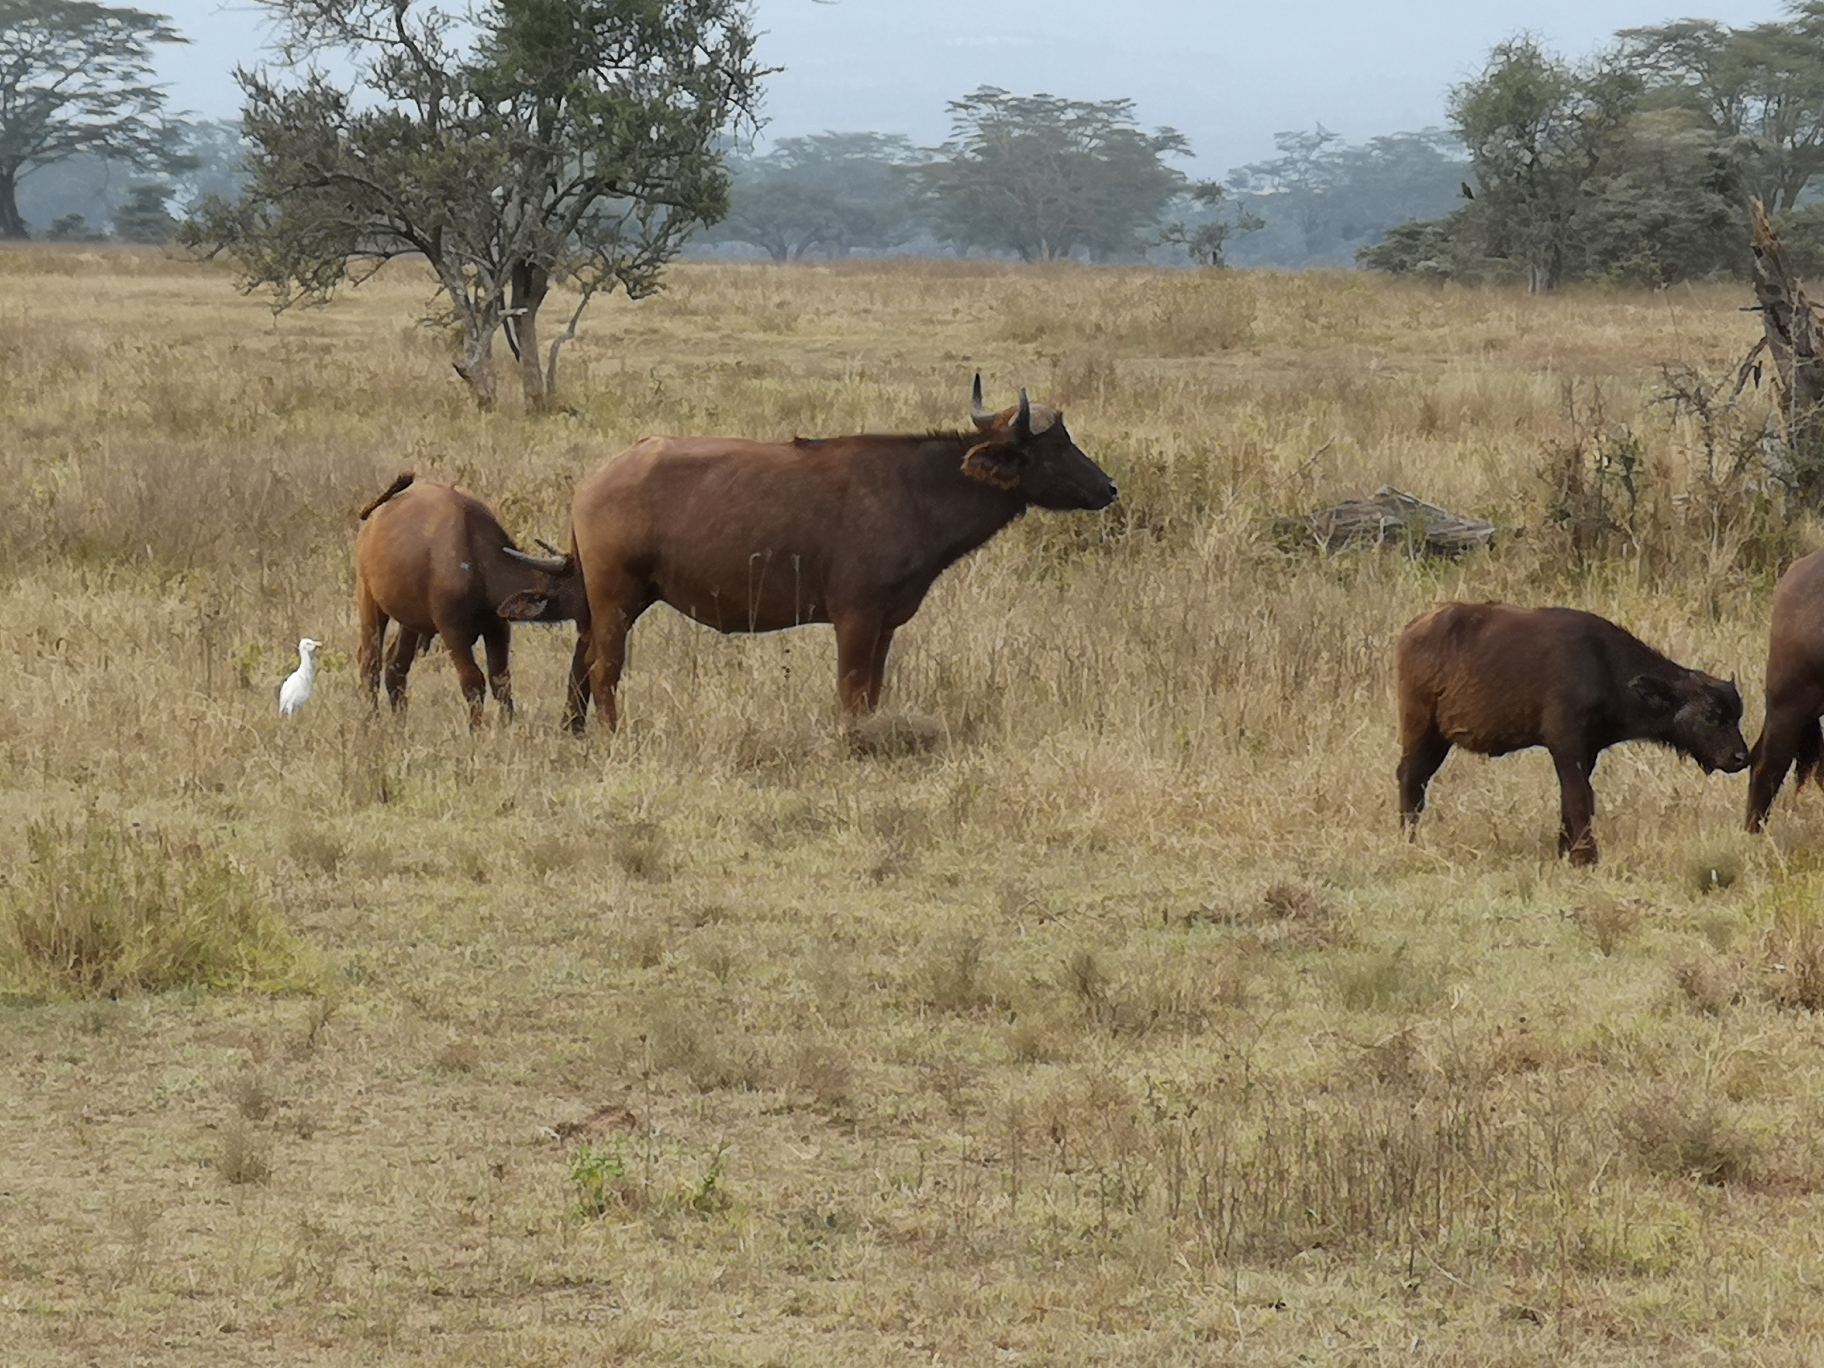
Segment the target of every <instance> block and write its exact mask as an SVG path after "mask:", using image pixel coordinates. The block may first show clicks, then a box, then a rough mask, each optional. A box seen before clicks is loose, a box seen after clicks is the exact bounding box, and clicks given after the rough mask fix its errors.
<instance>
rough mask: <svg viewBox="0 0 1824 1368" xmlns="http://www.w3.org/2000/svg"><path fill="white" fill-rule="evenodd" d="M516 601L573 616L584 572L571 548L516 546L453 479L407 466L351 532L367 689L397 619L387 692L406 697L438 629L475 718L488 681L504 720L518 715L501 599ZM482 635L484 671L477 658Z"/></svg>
mask: <svg viewBox="0 0 1824 1368" xmlns="http://www.w3.org/2000/svg"><path fill="white" fill-rule="evenodd" d="M509 599H511V600H513V601H514V611H515V613H516V614H517V616H518V619H519V620H521V621H531V622H569V621H574V620H576V619H578V618H580V617H581V616H582V615H583V614H584V612H585V611H586V609H585V605H584V603H583V588H582V582H581V576H579V575H578V574H577V573H576V566H575V562H574V561H573V560H572V559H571V558H570V557H569V556H555V557H549V558H546V557H539V556H529V555H527V554H526V553H525V552H523V551H520V550H519V549H518V548H517V547H515V546H514V545H513V540H512V538H510V537H509V536H507V534H506V532H505V531H504V530H503V529H502V528H501V525H500V523H499V521H498V520H497V519H496V518H495V517H494V514H493V512H492V511H491V510H490V509H489V508H488V506H487V505H486V504H484V503H483V502H482V501H481V500H480V499H477V498H476V497H475V496H474V495H472V494H469V493H467V492H465V491H463V490H460V489H458V488H456V487H455V486H454V485H447V484H435V483H432V482H431V481H428V480H416V479H414V477H413V476H412V475H410V474H405V475H401V476H400V477H399V478H398V479H397V480H394V481H393V484H392V487H391V488H390V489H388V490H387V491H386V493H384V494H382V495H381V496H380V497H379V498H378V499H375V500H374V501H373V502H372V503H370V504H369V505H368V506H367V507H366V508H364V509H362V510H361V531H360V533H359V534H358V535H357V536H356V538H355V606H356V609H357V611H358V612H359V614H360V619H361V645H360V649H359V651H358V652H357V653H356V659H357V662H358V664H359V667H360V671H361V682H362V684H363V686H364V687H365V688H366V689H367V693H368V696H369V697H370V698H372V699H374V700H375V701H376V702H377V701H378V697H379V688H380V673H381V660H382V653H383V647H384V645H385V639H386V625H387V623H388V622H389V621H392V622H396V623H398V624H399V630H398V633H397V634H396V635H395V637H394V639H393V643H392V647H391V649H390V650H387V651H385V653H384V658H385V665H386V694H387V697H388V698H389V699H391V700H392V704H393V707H394V708H401V707H403V706H404V704H405V684H406V676H407V675H408V674H409V673H410V671H411V668H412V661H413V659H414V658H415V657H416V656H417V654H418V652H419V651H420V650H421V649H422V648H424V647H425V646H426V645H428V643H429V642H430V639H431V638H432V637H441V638H442V639H443V643H444V645H445V646H446V647H448V648H449V652H450V658H451V660H453V661H454V662H455V664H456V675H457V678H458V680H459V681H460V682H461V684H462V695H463V697H464V698H466V699H467V700H468V704H469V725H470V726H471V727H475V726H480V725H481V712H482V704H483V702H484V700H485V698H486V696H487V690H488V689H489V688H490V687H491V688H492V689H493V691H494V699H495V701H496V702H497V703H499V704H500V713H501V717H502V718H503V719H509V720H510V719H511V718H512V716H513V686H512V675H511V671H510V669H509V664H508V653H509V648H510V645H511V640H512V634H513V627H512V623H511V622H510V621H508V620H507V619H506V618H504V617H502V616H501V613H500V608H501V605H502V604H504V603H506V602H507V601H508V600H509ZM477 638H480V639H481V641H482V642H483V643H484V644H485V647H486V650H487V658H488V673H487V677H486V679H485V680H484V679H483V677H482V673H481V671H480V670H479V669H477V668H476V666H475V653H474V647H475V641H476V639H477Z"/></svg>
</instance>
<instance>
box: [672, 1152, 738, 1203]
mask: <svg viewBox="0 0 1824 1368" xmlns="http://www.w3.org/2000/svg"><path fill="white" fill-rule="evenodd" d="M727 1161H728V1146H727V1145H720V1146H718V1147H717V1148H716V1152H715V1154H714V1155H713V1156H711V1158H710V1161H709V1165H708V1167H706V1168H705V1169H704V1170H703V1176H702V1177H701V1178H699V1179H697V1186H696V1188H695V1189H694V1190H693V1191H692V1192H691V1194H690V1196H689V1197H687V1198H685V1200H684V1205H685V1206H687V1207H689V1208H690V1209H691V1210H692V1211H694V1212H695V1213H696V1214H697V1215H699V1216H716V1215H720V1214H721V1213H722V1212H724V1211H727V1210H728V1209H729V1207H731V1206H733V1205H734V1198H732V1197H730V1196H729V1195H728V1189H727V1188H725V1187H723V1186H722V1172H723V1168H724V1167H725V1165H726V1164H727Z"/></svg>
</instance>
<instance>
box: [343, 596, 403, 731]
mask: <svg viewBox="0 0 1824 1368" xmlns="http://www.w3.org/2000/svg"><path fill="white" fill-rule="evenodd" d="M355 612H356V616H357V617H359V619H360V622H361V640H360V643H359V644H358V645H357V646H356V647H355V668H356V669H357V670H358V671H359V672H360V675H361V687H362V688H363V689H364V690H366V691H367V701H368V703H369V704H370V705H371V706H372V707H375V708H378V707H379V706H380V661H381V657H382V655H383V654H384V650H385V646H386V622H387V618H386V612H385V610H384V609H382V608H381V607H380V605H379V604H378V603H377V602H375V601H374V596H373V595H372V594H370V593H368V592H367V586H366V585H365V584H358V585H356V587H355ZM400 630H401V631H404V630H405V629H404V628H401V629H400Z"/></svg>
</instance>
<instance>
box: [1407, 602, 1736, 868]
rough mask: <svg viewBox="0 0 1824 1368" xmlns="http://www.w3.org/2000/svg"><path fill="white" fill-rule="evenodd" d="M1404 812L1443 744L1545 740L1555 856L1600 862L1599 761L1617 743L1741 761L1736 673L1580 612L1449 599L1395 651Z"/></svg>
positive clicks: (1484, 751)
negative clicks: (1555, 802)
mask: <svg viewBox="0 0 1824 1368" xmlns="http://www.w3.org/2000/svg"><path fill="white" fill-rule="evenodd" d="M1397 659H1398V674H1399V695H1400V768H1399V780H1400V822H1401V824H1402V825H1403V826H1405V827H1406V828H1407V829H1408V830H1409V831H1413V830H1414V829H1415V828H1416V827H1417V825H1418V820H1419V813H1420V812H1421V811H1423V809H1424V807H1425V786H1426V784H1428V783H1429V782H1430V780H1431V776H1432V775H1434V774H1436V773H1437V771H1438V766H1439V765H1441V764H1443V763H1444V757H1445V756H1446V755H1448V754H1449V753H1450V748H1451V747H1452V746H1461V747H1463V749H1465V750H1470V751H1475V752H1477V753H1478V754H1481V755H1506V754H1508V753H1509V752H1510V751H1517V750H1525V749H1527V748H1528V747H1530V746H1544V747H1545V748H1546V749H1547V750H1548V751H1550V752H1551V756H1552V763H1553V764H1554V765H1555V766H1557V769H1558V784H1559V788H1560V789H1561V791H1562V803H1563V807H1562V813H1563V815H1562V821H1561V824H1560V827H1559V831H1558V853H1559V854H1560V855H1568V856H1570V858H1571V863H1573V864H1580V865H1591V864H1595V863H1596V836H1595V833H1594V832H1593V831H1592V829H1591V826H1592V823H1593V821H1594V819H1595V816H1596V793H1595V790H1594V789H1592V788H1591V787H1590V776H1591V775H1592V774H1594V773H1595V770H1596V761H1597V759H1598V757H1599V756H1601V754H1602V752H1603V751H1604V750H1606V749H1608V748H1609V747H1610V746H1613V745H1615V744H1616V743H1617V742H1620V741H1657V742H1659V743H1660V744H1661V745H1663V746H1670V747H1671V748H1672V749H1673V750H1676V751H1681V752H1683V753H1684V754H1686V755H1688V756H1690V757H1691V758H1692V759H1693V760H1695V761H1697V763H1698V764H1700V765H1702V766H1703V767H1704V771H1705V772H1706V773H1709V772H1710V771H1713V770H1719V769H1720V770H1723V771H1725V772H1726V773H1731V774H1732V773H1734V772H1735V771H1736V770H1739V769H1741V768H1742V767H1743V766H1745V765H1746V764H1747V763H1748V747H1747V743H1746V742H1744V741H1743V740H1742V732H1741V718H1742V696H1741V694H1739V693H1738V692H1736V688H1735V685H1734V683H1733V682H1731V681H1726V680H1721V679H1716V678H1714V677H1712V676H1710V675H1707V674H1704V673H1703V672H1702V671H1701V670H1689V669H1686V668H1685V667H1684V666H1683V665H1678V664H1675V663H1674V662H1672V661H1670V660H1668V659H1666V657H1665V656H1663V655H1661V654H1660V653H1659V652H1658V651H1655V650H1654V649H1653V648H1652V647H1650V646H1647V645H1646V644H1645V643H1643V642H1641V641H1640V640H1639V639H1638V638H1636V637H1635V636H1633V635H1632V634H1631V633H1629V632H1626V631H1624V630H1623V629H1622V628H1620V627H1617V626H1616V625H1615V624H1614V623H1612V622H1609V621H1608V620H1607V619H1605V618H1600V617H1597V616H1596V615H1595V614H1594V613H1585V612H1580V611H1578V610H1577V609H1575V608H1515V607H1512V606H1510V605H1508V604H1505V603H1446V604H1444V605H1442V606H1441V607H1438V608H1433V609H1432V610H1431V611H1430V612H1428V613H1422V614H1420V615H1419V616H1418V617H1416V618H1414V619H1413V620H1412V621H1411V622H1409V623H1407V624H1406V630H1405V631H1404V632H1402V633H1401V634H1400V644H1399V650H1398V658H1397Z"/></svg>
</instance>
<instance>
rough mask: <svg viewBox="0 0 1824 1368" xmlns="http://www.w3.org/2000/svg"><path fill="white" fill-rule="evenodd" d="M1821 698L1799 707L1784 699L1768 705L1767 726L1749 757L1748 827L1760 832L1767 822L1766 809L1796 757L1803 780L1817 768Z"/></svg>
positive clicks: (1800, 778)
mask: <svg viewBox="0 0 1824 1368" xmlns="http://www.w3.org/2000/svg"><path fill="white" fill-rule="evenodd" d="M1818 701H1819V700H1813V699H1806V700H1804V701H1803V702H1801V703H1799V704H1798V705H1797V706H1793V705H1790V704H1787V703H1786V702H1784V701H1783V700H1782V701H1780V702H1775V703H1769V704H1768V706H1767V725H1766V727H1765V728H1763V729H1762V731H1761V737H1760V740H1758V741H1756V742H1755V743H1754V749H1753V750H1752V751H1750V752H1749V758H1748V766H1749V767H1748V830H1750V831H1759V830H1760V829H1761V827H1762V825H1763V824H1765V822H1766V821H1767V810H1768V809H1769V808H1771V807H1772V806H1773V800H1774V798H1775V797H1777V796H1778V794H1779V792H1780V786H1781V785H1782V784H1784V783H1785V782H1786V775H1787V773H1788V772H1789V771H1790V770H1791V769H1792V763H1793V761H1794V760H1795V759H1796V760H1798V761H1799V782H1800V783H1804V782H1805V780H1806V778H1807V777H1809V776H1808V775H1807V770H1808V769H1810V770H1815V769H1816V767H1817V748H1818V742H1817V730H1818V709H1817V703H1818ZM1808 762H1809V763H1808Z"/></svg>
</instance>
